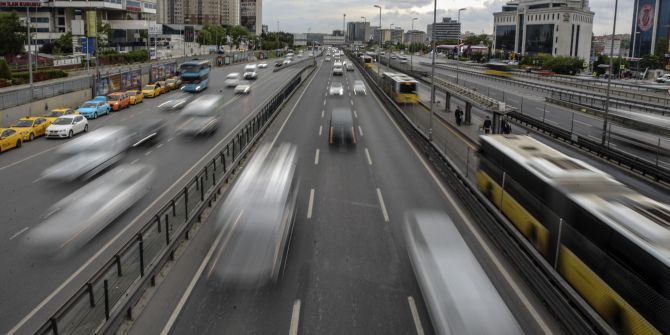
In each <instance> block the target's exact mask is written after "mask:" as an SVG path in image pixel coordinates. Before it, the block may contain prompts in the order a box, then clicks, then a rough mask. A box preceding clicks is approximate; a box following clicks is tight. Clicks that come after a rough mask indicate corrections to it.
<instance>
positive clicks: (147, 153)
mask: <svg viewBox="0 0 670 335" xmlns="http://www.w3.org/2000/svg"><path fill="white" fill-rule="evenodd" d="M152 152H154V151H153V150H149V151H147V152H145V153H144V156H149V155H151V153H152Z"/></svg>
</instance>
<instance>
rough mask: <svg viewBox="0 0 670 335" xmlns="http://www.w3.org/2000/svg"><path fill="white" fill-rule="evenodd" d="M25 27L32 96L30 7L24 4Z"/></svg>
mask: <svg viewBox="0 0 670 335" xmlns="http://www.w3.org/2000/svg"><path fill="white" fill-rule="evenodd" d="M26 27H28V77H29V79H28V80H29V82H30V94H31V96H32V89H33V51H32V43H31V41H30V7H28V6H26Z"/></svg>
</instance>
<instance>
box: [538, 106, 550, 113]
mask: <svg viewBox="0 0 670 335" xmlns="http://www.w3.org/2000/svg"><path fill="white" fill-rule="evenodd" d="M535 109H537V110H539V111H540V112H542V113H544V112H547V114H548V113H551V111H548V110H547V109H546V108H541V107H535Z"/></svg>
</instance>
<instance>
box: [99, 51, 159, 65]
mask: <svg viewBox="0 0 670 335" xmlns="http://www.w3.org/2000/svg"><path fill="white" fill-rule="evenodd" d="M98 57H99V58H100V63H101V64H105V65H112V64H121V63H137V62H146V61H148V60H149V53H148V52H147V51H146V50H135V51H131V52H128V53H123V54H122V53H118V52H117V51H116V50H107V51H103V52H102V54H101V55H99V56H98Z"/></svg>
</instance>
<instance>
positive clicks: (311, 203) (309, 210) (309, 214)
mask: <svg viewBox="0 0 670 335" xmlns="http://www.w3.org/2000/svg"><path fill="white" fill-rule="evenodd" d="M312 209H314V189H311V190H309V204H307V218H308V219H311V218H312Z"/></svg>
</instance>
